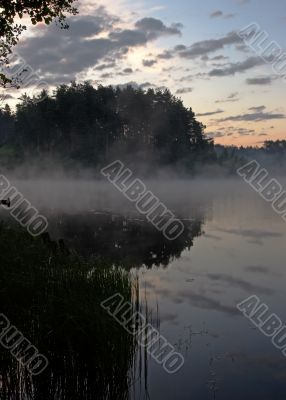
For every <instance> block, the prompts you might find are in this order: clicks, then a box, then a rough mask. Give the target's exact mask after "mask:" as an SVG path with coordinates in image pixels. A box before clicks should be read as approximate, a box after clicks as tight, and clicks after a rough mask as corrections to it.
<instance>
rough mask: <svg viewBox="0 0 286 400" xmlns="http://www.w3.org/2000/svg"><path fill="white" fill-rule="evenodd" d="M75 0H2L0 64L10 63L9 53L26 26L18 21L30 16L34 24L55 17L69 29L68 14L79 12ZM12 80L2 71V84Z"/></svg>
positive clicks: (48, 21) (0, 3) (51, 19)
mask: <svg viewBox="0 0 286 400" xmlns="http://www.w3.org/2000/svg"><path fill="white" fill-rule="evenodd" d="M74 2H75V0H0V65H7V64H9V58H8V57H9V55H10V54H11V53H12V49H13V47H14V46H16V44H17V43H18V41H19V37H20V35H21V33H22V32H23V31H24V30H25V29H26V26H25V25H23V24H19V23H17V22H16V21H17V20H18V19H22V18H25V17H26V18H29V19H30V21H31V22H32V24H33V25H36V24H37V23H39V22H43V23H45V24H47V25H48V24H50V23H51V22H52V21H53V20H54V19H56V20H57V21H58V23H59V24H60V26H61V28H63V29H67V28H68V25H67V24H66V21H65V20H66V14H67V13H68V14H72V15H75V14H77V9H76V8H75V7H73V3H74ZM8 83H9V84H11V83H12V81H11V79H9V78H8V77H7V76H6V75H5V74H4V73H0V85H1V86H5V85H6V84H8Z"/></svg>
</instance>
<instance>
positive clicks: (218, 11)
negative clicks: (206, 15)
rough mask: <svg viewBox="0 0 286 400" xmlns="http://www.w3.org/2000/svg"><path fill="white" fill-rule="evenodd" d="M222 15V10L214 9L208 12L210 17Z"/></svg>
mask: <svg viewBox="0 0 286 400" xmlns="http://www.w3.org/2000/svg"><path fill="white" fill-rule="evenodd" d="M222 15H223V12H222V11H220V10H216V11H213V12H212V13H211V14H210V17H211V18H217V17H221V16H222Z"/></svg>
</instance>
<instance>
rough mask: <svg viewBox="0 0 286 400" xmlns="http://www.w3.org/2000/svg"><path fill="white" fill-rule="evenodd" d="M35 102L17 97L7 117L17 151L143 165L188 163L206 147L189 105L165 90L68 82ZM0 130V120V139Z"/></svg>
mask: <svg viewBox="0 0 286 400" xmlns="http://www.w3.org/2000/svg"><path fill="white" fill-rule="evenodd" d="M34 100H35V99H34ZM36 100H37V101H33V99H31V98H29V97H28V96H24V97H22V100H21V103H20V104H18V105H17V110H16V113H15V115H14V116H13V118H12V119H11V120H10V128H9V129H12V130H13V135H11V137H10V143H11V144H13V146H15V147H16V148H17V151H18V152H19V153H21V154H24V153H27V154H29V156H31V155H42V154H46V153H47V154H53V155H54V154H59V155H60V156H61V157H62V158H64V157H69V158H71V159H73V160H78V161H81V162H82V163H84V164H86V165H89V166H95V165H99V164H101V163H103V162H106V161H107V160H109V159H112V157H113V156H116V157H118V154H119V155H120V156H121V157H122V158H131V159H133V160H135V159H136V161H137V162H140V161H141V162H142V163H145V164H146V161H147V164H148V161H154V162H157V163H159V164H164V165H169V164H170V165H176V164H177V163H183V164H184V163H185V164H186V165H188V164H190V163H193V162H194V161H195V160H196V158H198V157H199V156H200V155H202V154H208V153H210V152H211V151H212V145H213V143H212V141H211V140H209V139H208V138H207V137H206V135H205V133H204V126H203V125H202V124H201V123H200V122H198V121H197V120H196V117H195V114H194V112H193V111H192V109H191V108H186V107H184V105H183V103H182V101H181V100H180V99H178V98H176V97H175V96H173V95H172V94H171V93H170V92H169V91H168V90H165V91H161V90H153V89H149V90H148V91H147V92H144V91H143V90H141V89H134V88H133V87H131V86H128V87H126V88H124V89H119V88H113V87H111V86H109V87H103V86H99V87H97V88H94V87H93V86H91V85H90V84H89V83H88V82H85V83H84V84H76V83H75V82H73V83H72V84H71V85H61V86H59V87H58V88H57V89H56V90H55V92H54V94H53V95H52V96H49V95H47V93H46V92H42V93H41V94H40V95H39V97H38V98H37V99H36ZM39 100H41V101H39ZM1 131H2V132H3V130H2V127H1V123H0V137H1ZM2 134H3V133H2Z"/></svg>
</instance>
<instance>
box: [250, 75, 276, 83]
mask: <svg viewBox="0 0 286 400" xmlns="http://www.w3.org/2000/svg"><path fill="white" fill-rule="evenodd" d="M246 83H247V85H271V83H272V78H271V77H270V76H266V77H263V78H248V79H246Z"/></svg>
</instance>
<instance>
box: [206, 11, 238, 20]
mask: <svg viewBox="0 0 286 400" xmlns="http://www.w3.org/2000/svg"><path fill="white" fill-rule="evenodd" d="M235 15H236V14H231V13H230V14H224V13H223V12H222V11H221V10H216V11H214V12H212V13H211V14H210V18H218V17H223V18H225V19H229V18H234V17H235Z"/></svg>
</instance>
